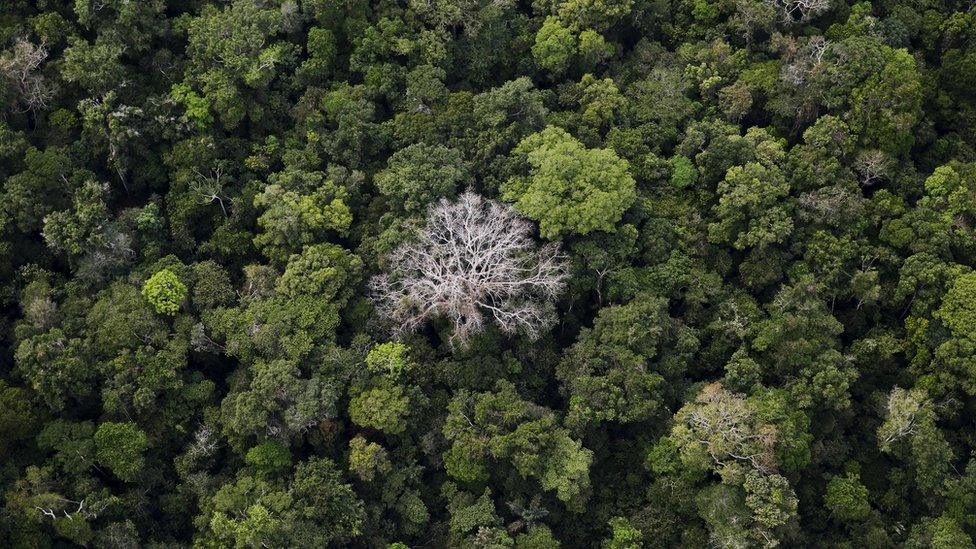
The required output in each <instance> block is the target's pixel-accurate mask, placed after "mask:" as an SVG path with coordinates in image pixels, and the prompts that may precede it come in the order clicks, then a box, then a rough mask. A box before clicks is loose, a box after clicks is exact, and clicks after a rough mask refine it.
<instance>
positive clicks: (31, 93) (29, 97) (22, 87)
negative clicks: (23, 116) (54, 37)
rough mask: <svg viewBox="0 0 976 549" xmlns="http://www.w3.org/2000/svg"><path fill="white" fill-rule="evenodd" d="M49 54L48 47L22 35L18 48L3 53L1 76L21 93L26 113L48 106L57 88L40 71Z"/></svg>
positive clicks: (0, 63)
mask: <svg viewBox="0 0 976 549" xmlns="http://www.w3.org/2000/svg"><path fill="white" fill-rule="evenodd" d="M47 56H48V52H47V48H45V47H44V46H43V45H37V44H33V43H31V42H30V41H28V40H27V39H26V38H18V39H17V40H16V41H15V42H14V47H13V48H12V49H11V50H10V51H9V52H6V53H4V54H3V55H2V56H0V75H2V76H3V78H4V79H6V80H7V81H8V82H9V83H10V85H11V87H12V88H13V89H14V91H15V92H16V93H17V96H18V98H19V101H20V104H21V105H22V106H23V110H24V111H25V112H27V111H30V112H35V111H38V110H42V109H44V108H46V107H47V105H48V102H49V101H50V100H51V99H52V98H53V97H54V94H55V92H56V91H57V90H56V88H55V87H54V85H53V84H50V83H48V81H47V80H46V79H45V78H44V76H43V75H41V74H40V72H39V70H38V69H40V67H41V64H42V63H44V61H45V60H46V59H47Z"/></svg>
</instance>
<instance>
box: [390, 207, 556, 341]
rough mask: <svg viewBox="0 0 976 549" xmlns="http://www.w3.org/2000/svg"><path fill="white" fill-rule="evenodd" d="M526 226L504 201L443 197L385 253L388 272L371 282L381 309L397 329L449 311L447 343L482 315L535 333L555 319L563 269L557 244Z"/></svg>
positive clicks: (478, 323) (473, 329) (465, 335)
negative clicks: (539, 240) (539, 241)
mask: <svg viewBox="0 0 976 549" xmlns="http://www.w3.org/2000/svg"><path fill="white" fill-rule="evenodd" d="M531 230H532V227H531V225H530V224H529V222H527V221H526V220H524V219H522V218H521V217H520V216H519V215H518V214H517V213H516V212H515V210H514V209H512V207H511V206H509V205H507V204H502V203H499V202H495V201H493V200H487V199H485V198H482V197H481V196H479V195H477V194H474V193H472V192H467V193H464V194H463V195H461V196H460V198H459V199H458V200H457V201H455V202H449V201H447V200H446V199H441V201H440V203H438V204H436V205H434V206H432V207H431V209H430V211H429V212H428V214H427V223H426V226H425V227H424V228H423V229H422V230H420V231H419V234H418V235H417V236H416V238H414V239H413V240H411V241H409V242H407V243H405V244H403V245H401V246H400V247H399V248H397V249H396V250H395V251H394V252H393V253H392V254H390V256H389V257H388V260H389V269H388V273H387V274H383V275H379V276H377V277H375V278H373V280H372V281H371V290H372V292H373V298H374V300H375V302H376V304H377V308H378V311H379V313H380V314H381V315H382V316H384V317H385V318H387V319H389V320H391V321H392V322H393V323H394V325H395V330H396V331H397V332H401V333H402V332H410V331H415V330H417V329H418V328H420V327H421V326H422V325H423V324H424V323H425V322H427V321H428V320H430V319H432V318H435V317H443V318H447V319H448V320H449V321H450V322H451V323H452V325H453V328H454V333H453V335H452V344H460V345H464V344H465V343H467V341H468V340H469V339H470V338H471V336H473V335H475V334H477V333H479V332H481V331H482V330H484V329H485V327H486V326H485V323H486V321H494V322H495V323H496V324H497V325H498V326H499V327H500V328H501V329H502V330H503V331H505V332H506V333H514V332H519V331H520V332H522V333H525V334H526V335H528V336H529V337H532V338H536V337H538V336H539V335H540V334H541V333H542V331H543V330H545V329H546V328H548V327H550V326H551V325H552V324H553V323H554V322H555V316H554V313H553V307H552V302H553V301H554V300H555V299H556V297H557V296H558V295H559V293H560V292H561V291H562V289H563V286H564V285H565V280H566V277H567V276H568V273H567V269H566V264H565V261H564V259H563V256H562V255H561V254H560V252H559V248H558V245H556V244H549V245H547V246H545V247H542V248H539V247H538V246H537V245H536V244H535V242H534V241H533V240H532V237H531Z"/></svg>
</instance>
